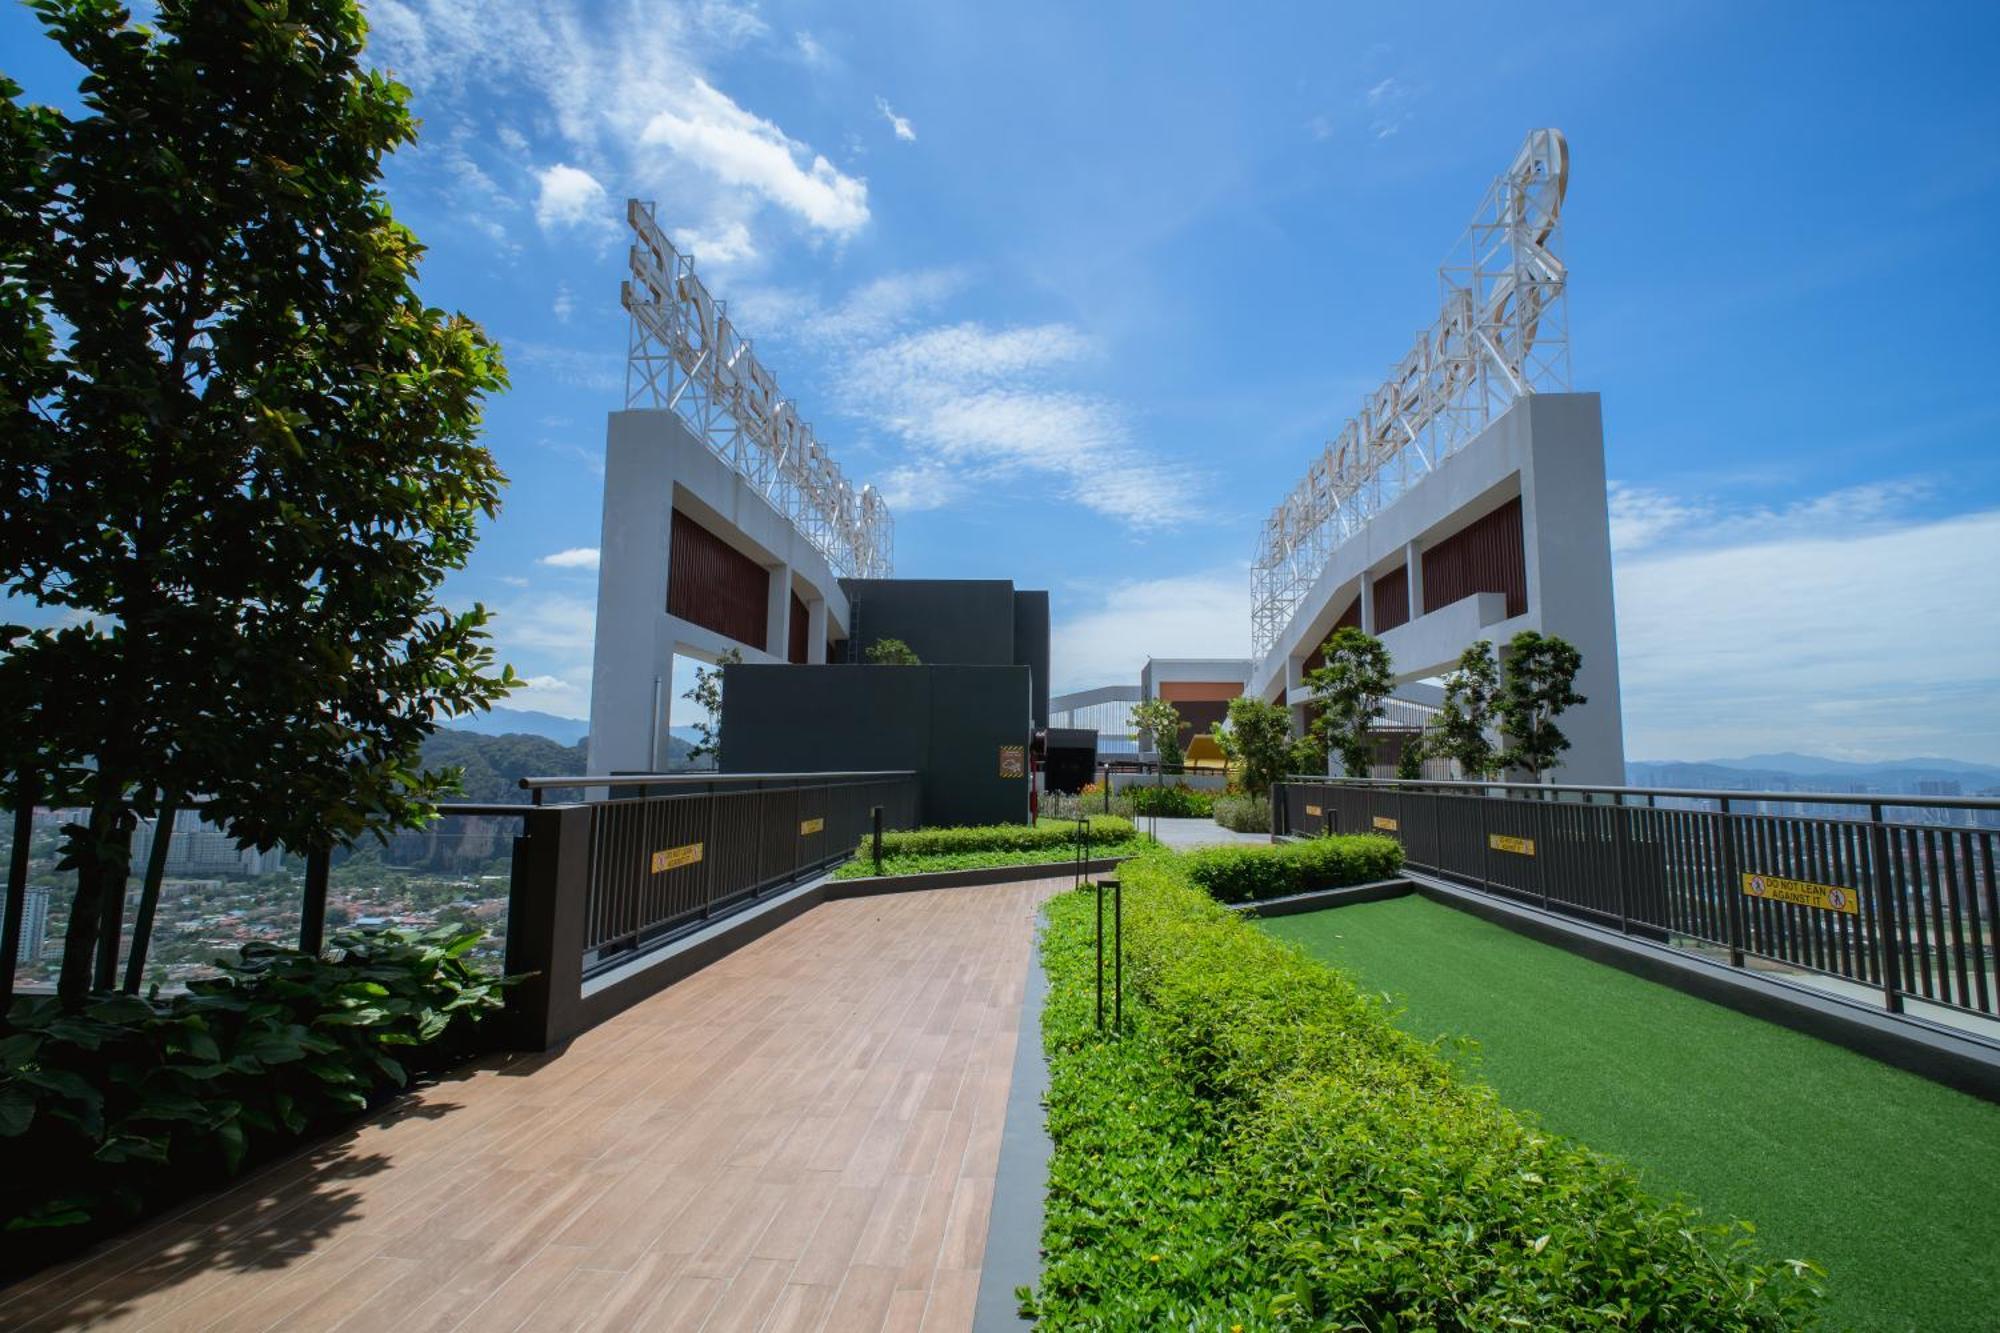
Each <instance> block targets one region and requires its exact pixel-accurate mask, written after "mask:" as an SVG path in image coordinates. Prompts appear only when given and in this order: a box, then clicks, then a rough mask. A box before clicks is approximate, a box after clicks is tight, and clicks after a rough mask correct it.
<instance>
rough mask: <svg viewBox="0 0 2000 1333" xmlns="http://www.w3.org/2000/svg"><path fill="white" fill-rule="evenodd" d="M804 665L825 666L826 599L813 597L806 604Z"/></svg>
mask: <svg viewBox="0 0 2000 1333" xmlns="http://www.w3.org/2000/svg"><path fill="white" fill-rule="evenodd" d="M806 663H807V665H809V666H824V665H826V598H824V597H815V598H813V599H812V600H811V601H809V602H807V603H806Z"/></svg>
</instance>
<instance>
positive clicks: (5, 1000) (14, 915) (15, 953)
mask: <svg viewBox="0 0 2000 1333" xmlns="http://www.w3.org/2000/svg"><path fill="white" fill-rule="evenodd" d="M34 834H35V783H34V780H33V779H32V778H23V779H22V780H21V784H20V785H19V786H18V787H16V788H15V789H14V847H13V850H12V851H11V852H10V853H9V855H8V857H7V910H6V913H5V917H4V920H0V1024H4V1023H5V1022H6V1020H7V1010H8V1009H9V1008H10V1007H11V1006H12V1005H13V1003H14V968H15V966H16V964H17V962H18V960H19V959H20V957H21V917H22V913H23V912H25V911H26V910H27V905H28V904H27V899H28V849H29V844H30V843H31V842H32V841H33V838H34Z"/></svg>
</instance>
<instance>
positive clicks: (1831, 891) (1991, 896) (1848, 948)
mask: <svg viewBox="0 0 2000 1333" xmlns="http://www.w3.org/2000/svg"><path fill="white" fill-rule="evenodd" d="M1272 827H1273V830H1274V831H1275V832H1277V833H1279V834H1315V833H1322V832H1328V833H1370V832H1379V833H1387V834H1389V835H1391V836H1393V837H1395V838H1397V839H1398V840H1399V841H1401V842H1402V844H1403V848H1404V854H1405V857H1406V859H1407V862H1408V864H1409V865H1410V866H1411V867H1413V868H1415V869H1419V870H1424V871H1427V872H1429V873H1432V874H1435V875H1438V876H1440V877H1442V878H1446V879H1450V880H1454V881H1457V882H1459V883H1462V884H1466V885H1469V886H1473V887H1477V888H1480V889H1483V890H1485V891H1487V892H1489V893H1493V894H1496V895H1498V896H1501V897H1506V898H1511V899H1515V900H1518V901H1523V902H1528V903H1532V904H1534V905H1536V906H1539V907H1542V908H1545V909H1547V910H1549V911H1552V912H1559V913H1563V914H1566V915H1569V916H1574V917H1578V918H1581V919H1583V920H1587V921H1590V922H1593V923H1596V924H1599V925H1606V926H1612V927H1616V928H1617V929H1619V930H1623V931H1626V932H1628V933H1635V934H1641V935H1646V936H1650V937H1652V938H1655V939H1659V940H1663V941H1667V942H1671V943H1675V944H1686V945H1692V946H1693V947H1695V948H1697V949H1701V948H1703V947H1706V948H1707V949H1709V950H1712V951H1714V952H1717V953H1720V952H1722V951H1725V950H1726V951H1727V956H1728V959H1729V962H1730V963H1731V964H1732V965H1734V966H1738V967H1741V966H1744V965H1745V961H1746V959H1750V958H1755V959H1761V960H1765V961H1766V962H1768V963H1772V964H1776V965H1779V966H1780V967H1783V968H1790V969H1794V970H1797V971H1802V972H1808V973H1816V974H1819V975H1822V976H1827V977H1833V978H1838V979H1840V980H1842V981H1846V982H1851V983H1854V984H1855V985H1857V986H1863V987H1868V988H1871V989H1873V990H1876V991H1879V992H1880V994H1881V998H1882V1003H1883V1005H1884V1006H1885V1007H1886V1008H1887V1009H1889V1010H1890V1011H1892V1012H1901V1011H1902V1010H1903V1006H1904V1001H1905V1000H1906V999H1913V1000H1922V1001H1925V1002H1928V1003H1930V1004H1935V1005H1941V1006H1944V1007H1946V1008H1949V1009H1955V1010H1960V1011H1964V1012H1967V1013H1973V1014H1979V1015H1984V1016H1986V1017H1989V1018H1990V1017H1994V1016H1995V1015H2000V973H1996V970H1995V967H1996V964H1995V943H1996V931H2000V887H1996V878H1995V874H1996V867H2000V801H1994V800H1986V799H1978V798H1969V797H1922V796H1904V795H1890V794H1875V793H1866V794H1862V793H1851V792H1850V793H1832V792H1741V791H1699V790H1677V789H1664V788H1663V789H1648V788H1632V787H1578V786H1552V785H1547V784H1543V785H1535V784H1527V783H1498V782H1496V783H1468V782H1400V781H1386V780H1376V779H1349V778H1310V777H1301V778H1291V779H1287V780H1286V781H1285V782H1283V783H1280V784H1278V785H1277V786H1275V787H1274V788H1273V798H1272Z"/></svg>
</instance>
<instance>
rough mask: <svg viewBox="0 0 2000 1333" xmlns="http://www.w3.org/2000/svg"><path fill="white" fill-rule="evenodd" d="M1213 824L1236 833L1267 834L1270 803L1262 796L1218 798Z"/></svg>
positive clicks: (1269, 828)
mask: <svg viewBox="0 0 2000 1333" xmlns="http://www.w3.org/2000/svg"><path fill="white" fill-rule="evenodd" d="M1215 822H1216V823H1218V824H1220V825H1222V827H1224V828H1226V829H1234V830H1236V831H1237V832H1238V833H1269V832H1270V831H1271V802H1270V801H1269V800H1268V799H1266V798H1265V797H1262V796H1218V797H1216V798H1215Z"/></svg>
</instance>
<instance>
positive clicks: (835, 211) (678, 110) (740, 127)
mask: <svg viewBox="0 0 2000 1333" xmlns="http://www.w3.org/2000/svg"><path fill="white" fill-rule="evenodd" d="M640 139H641V142H643V143H648V144H663V145H665V146H666V147H668V148H670V149H672V150H673V151H674V152H675V153H676V154H677V155H679V156H680V157H681V158H683V159H685V160H686V161H688V162H692V163H694V164H695V165H697V166H699V167H701V168H703V169H704V170H706V171H708V172H709V173H711V174H712V175H714V176H715V177H716V178H717V179H718V180H720V181H722V182H723V183H724V184H726V185H732V186H740V187H743V188H745V189H748V190H750V191H752V192H753V193H755V194H757V195H758V196H760V197H762V198H763V199H765V200H767V201H768V202H770V203H774V204H777V205H779V206H781V207H783V208H786V209H789V210H791V211H792V212H794V213H796V214H798V215H799V216H800V217H801V218H803V219H805V221H806V222H807V223H809V224H810V225H811V226H813V227H816V228H818V229H819V230H821V231H825V232H830V233H832V234H833V235H835V236H848V235H851V234H853V233H854V232H855V231H858V230H859V229H860V228H861V226H862V225H863V224H864V223H866V222H867V221H868V184H867V182H866V181H862V180H859V179H856V178H855V177H852V176H846V175H843V174H842V173H841V172H840V171H839V170H838V169H836V168H835V167H834V165H833V164H832V163H831V162H828V161H827V160H826V159H825V158H824V157H820V156H817V155H812V156H811V157H810V161H808V160H807V158H808V155H810V154H812V150H811V149H809V148H807V147H806V146H805V145H804V144H801V143H795V142H793V141H792V140H791V139H789V138H787V137H785V133H784V131H783V130H780V129H779V128H778V127H777V126H776V125H774V124H772V123H771V122H770V121H768V120H765V119H764V118H762V117H761V116H756V115H753V114H751V113H750V112H748V111H745V110H744V109H743V108H742V107H740V106H738V105H737V104H736V103H735V102H733V101H731V100H730V98H729V97H728V96H727V95H726V94H724V93H721V92H718V91H717V90H716V89H714V88H713V87H711V86H709V84H708V82H707V81H706V80H703V79H697V80H695V83H694V87H693V89H692V90H691V91H689V92H688V93H686V94H685V95H684V96H682V97H681V98H679V99H677V105H675V106H672V107H669V108H666V109H663V110H661V111H660V112H658V113H657V114H656V115H654V117H653V118H652V120H651V121H650V122H649V123H648V124H647V125H646V128H645V130H644V132H643V133H642V134H641V136H640Z"/></svg>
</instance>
